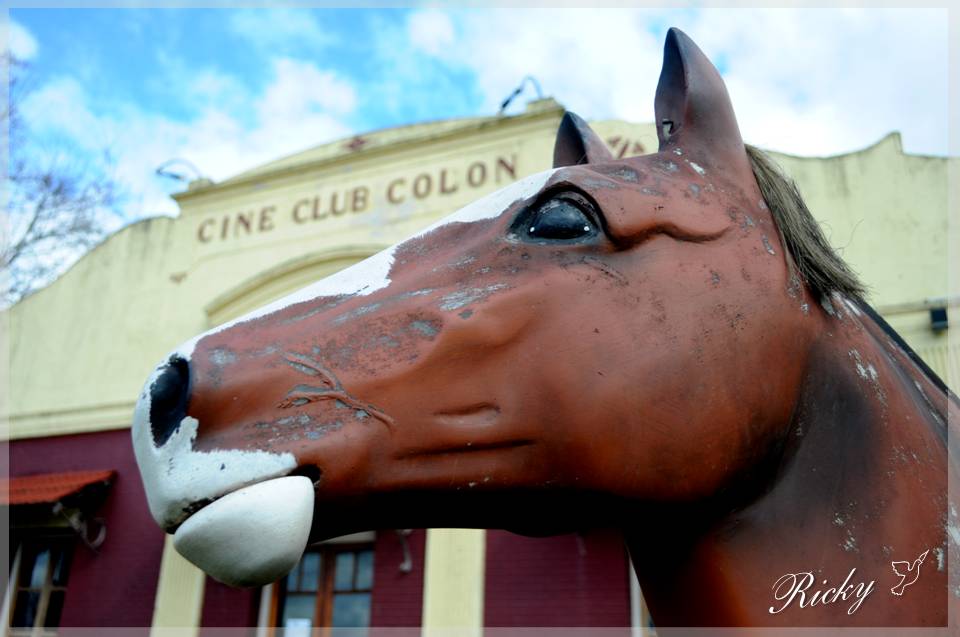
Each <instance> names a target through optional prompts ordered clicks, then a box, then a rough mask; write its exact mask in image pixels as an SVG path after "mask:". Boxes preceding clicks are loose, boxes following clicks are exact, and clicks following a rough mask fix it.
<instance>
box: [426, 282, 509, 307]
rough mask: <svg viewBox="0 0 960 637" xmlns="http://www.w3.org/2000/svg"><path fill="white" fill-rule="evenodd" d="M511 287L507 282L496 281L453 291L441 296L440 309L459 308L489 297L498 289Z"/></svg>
mask: <svg viewBox="0 0 960 637" xmlns="http://www.w3.org/2000/svg"><path fill="white" fill-rule="evenodd" d="M507 287H509V286H508V285H507V284H506V283H495V284H494V285H488V286H487V287H484V288H468V289H466V290H458V291H456V292H451V293H450V294H447V295H445V296H443V297H441V298H440V309H441V310H445V311H448V312H449V311H451V310H459V309H460V308H462V307H464V306H466V305H469V304H471V303H473V302H474V301H480V300H482V299H485V298H487V297H488V296H490V295H491V294H493V293H494V292H496V291H497V290H502V289H504V288H507Z"/></svg>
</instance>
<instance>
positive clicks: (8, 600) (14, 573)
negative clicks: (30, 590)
mask: <svg viewBox="0 0 960 637" xmlns="http://www.w3.org/2000/svg"><path fill="white" fill-rule="evenodd" d="M21 553H23V546H19V545H18V546H17V552H16V554H15V555H14V557H13V566H12V567H11V568H10V579H9V580H7V592H6V593H4V595H3V608H2V609H0V626H3V634H4V635H6V634H7V632H8V629H9V628H10V615H11V613H12V612H13V591H14V589H16V588H17V582H18V581H20V554H21Z"/></svg>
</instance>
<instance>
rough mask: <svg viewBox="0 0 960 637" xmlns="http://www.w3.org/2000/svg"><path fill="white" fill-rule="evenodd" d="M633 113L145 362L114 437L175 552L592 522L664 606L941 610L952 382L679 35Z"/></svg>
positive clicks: (732, 617)
mask: <svg viewBox="0 0 960 637" xmlns="http://www.w3.org/2000/svg"><path fill="white" fill-rule="evenodd" d="M655 111H656V122H657V130H658V137H659V151H658V152H657V153H654V154H649V155H643V156H638V157H631V158H626V159H616V158H614V157H613V156H612V155H611V153H610V152H609V151H608V149H607V148H606V147H605V146H604V144H603V142H602V141H601V140H600V138H599V137H598V136H597V135H596V134H595V133H594V132H593V131H592V130H591V129H590V128H589V126H588V125H587V124H586V123H585V122H584V121H583V120H581V119H580V118H579V117H577V116H575V115H573V114H570V113H568V114H567V115H565V116H564V118H563V121H562V123H561V124H560V127H559V130H558V133H557V139H556V145H555V151H554V166H555V167H554V168H553V169H552V170H548V171H545V172H541V173H539V174H535V175H532V176H530V177H527V178H525V179H522V180H520V181H518V182H516V183H514V184H512V185H510V186H507V187H506V188H503V189H502V190H500V191H498V192H495V193H493V194H491V195H488V196H486V197H484V198H482V199H480V200H478V201H476V202H474V203H472V204H470V205H468V206H466V207H465V208H463V209H461V210H460V211H458V212H456V213H454V214H452V215H450V216H449V217H447V218H445V219H443V220H442V221H440V222H439V223H436V224H434V225H433V226H431V227H430V228H428V229H426V230H425V231H423V232H421V233H420V234H418V235H416V236H414V237H412V238H410V239H408V240H406V241H404V242H402V243H399V244H398V245H396V246H394V247H392V248H390V249H388V250H386V251H384V252H381V253H379V254H377V255H375V256H372V257H370V258H369V259H367V260H365V261H362V262H360V263H358V264H357V265H355V266H353V267H351V268H348V269H346V270H344V271H342V272H340V273H338V274H336V275H334V276H331V277H329V278H326V279H323V280H321V281H319V282H317V283H315V284H313V285H310V286H308V287H307V288H305V289H303V290H301V291H299V292H296V293H294V294H292V295H290V296H288V297H286V298H284V299H282V300H279V301H277V302H275V303H272V304H270V305H267V306H266V307H263V308H262V309H259V310H257V311H254V312H252V313H250V314H248V315H246V316H243V317H241V318H239V319H236V320H234V321H232V322H230V323H227V324H225V325H221V326H219V327H217V328H214V329H211V330H210V331H208V332H206V333H204V334H201V335H199V336H197V337H196V338H193V339H192V340H190V341H189V342H187V343H186V344H184V345H182V346H181V347H179V348H178V349H177V350H175V351H174V352H173V353H172V354H170V356H169V357H168V358H167V359H166V360H165V361H164V362H163V363H162V364H161V365H160V366H158V367H157V369H156V370H155V371H154V372H153V373H152V375H151V376H150V378H149V379H148V380H147V382H146V385H145V387H144V390H143V392H142V394H141V395H140V399H139V402H138V404H137V406H136V410H135V416H134V424H133V430H132V436H133V444H134V448H135V452H136V456H137V461H138V464H139V467H140V471H141V473H142V477H143V481H144V485H145V487H146V492H147V496H148V500H149V505H150V510H151V512H152V514H153V516H154V518H155V519H156V521H157V522H158V524H159V525H160V526H161V527H163V528H164V529H165V530H166V531H167V532H169V533H174V534H175V535H174V542H175V545H176V547H177V549H178V550H179V551H180V552H181V553H182V554H183V555H184V556H186V557H187V558H188V559H190V560H192V561H193V562H194V563H196V564H197V565H198V566H200V567H201V568H203V569H204V570H206V571H207V572H208V573H210V574H211V575H212V576H214V577H215V578H217V579H219V580H222V581H224V582H227V583H230V584H234V585H239V586H250V585H258V584H262V583H266V582H269V581H273V580H275V579H277V578H279V577H281V576H283V575H284V574H285V573H286V572H287V571H288V570H289V569H291V568H292V567H293V566H294V565H295V564H296V562H297V560H298V559H299V558H300V556H301V554H302V552H303V550H304V547H305V546H306V545H307V543H309V542H314V541H319V540H321V539H324V538H329V537H334V536H338V535H343V534H346V533H352V532H357V531H362V530H370V529H384V528H408V527H419V528H422V527H474V528H504V529H509V530H512V531H516V532H519V533H524V534H529V535H547V534H555V533H561V532H570V531H574V530H577V529H581V528H585V527H617V528H620V529H622V531H623V535H624V538H625V541H626V543H627V547H628V549H629V553H630V556H631V560H632V562H633V564H634V566H635V569H636V572H637V575H638V577H639V580H640V584H641V587H642V590H643V594H644V597H645V599H646V602H647V605H648V607H649V610H650V613H651V616H652V617H653V619H654V621H655V622H656V624H657V625H658V626H659V627H664V626H944V625H946V623H947V621H948V609H950V608H952V607H955V606H956V604H957V597H958V596H960V582H958V580H957V579H956V578H954V579H953V581H948V579H949V578H948V569H947V556H948V553H950V552H952V551H956V550H957V543H958V542H960V526H958V520H957V512H956V508H955V506H954V504H952V503H951V501H950V500H949V498H948V468H949V469H950V471H951V476H952V475H953V474H952V471H953V468H951V467H950V461H949V460H948V444H947V441H948V436H947V433H948V415H949V416H951V417H952V418H953V419H954V423H955V422H956V417H957V414H958V411H957V408H958V404H960V403H958V401H957V398H956V396H955V395H953V394H951V393H950V392H949V390H947V388H946V386H945V385H944V384H943V382H942V381H940V380H939V379H938V378H937V377H936V376H935V375H934V374H933V373H932V372H931V371H930V369H928V368H927V366H926V365H924V364H923V362H922V361H921V360H920V359H919V358H918V357H917V356H916V355H915V354H914V353H913V351H911V349H910V348H909V347H908V346H907V345H906V344H905V343H904V341H903V340H902V339H901V338H900V337H899V336H898V335H897V334H896V333H895V332H894V331H893V330H892V329H891V328H890V327H889V326H888V325H887V324H886V323H885V322H884V321H883V320H882V319H881V318H880V317H879V316H878V315H877V314H876V312H875V311H874V310H872V309H871V308H870V307H869V306H868V305H867V304H866V303H865V302H864V301H863V299H862V292H863V288H862V286H861V284H860V283H859V282H858V281H857V279H856V277H855V276H854V274H853V273H852V272H851V271H850V269H849V268H848V267H847V266H846V265H845V264H844V262H843V261H842V260H841V259H840V258H839V257H838V256H837V255H836V254H835V253H834V251H833V250H832V249H831V248H830V246H829V244H828V243H827V241H826V240H825V239H824V237H823V235H822V234H821V231H820V230H819V228H818V226H817V224H816V222H815V221H814V220H813V217H812V216H811V214H810V213H809V212H808V210H807V208H806V206H805V205H804V203H803V200H802V199H801V197H800V195H799V193H798V191H797V189H796V187H795V186H794V185H793V183H792V182H791V181H790V180H788V179H787V178H785V177H784V176H783V175H782V174H781V173H780V172H779V171H778V168H777V167H776V166H775V165H774V164H773V163H772V162H771V160H769V159H768V158H767V157H766V156H765V155H764V154H763V153H761V152H760V151H758V150H757V149H755V148H752V147H750V146H745V145H744V143H743V141H742V140H741V136H740V132H739V128H738V126H737V121H736V118H735V116H734V111H733V108H732V105H731V103H730V99H729V97H728V94H727V91H726V88H725V86H724V83H723V81H722V80H721V77H720V75H719V73H718V72H717V70H716V69H715V68H714V66H713V65H712V64H711V63H710V61H709V60H708V59H707V58H706V57H705V55H704V54H703V53H702V52H701V51H700V49H699V48H697V46H696V45H695V44H694V43H693V41H692V40H690V39H689V38H688V37H687V36H686V35H685V34H683V33H682V32H681V31H679V30H676V29H671V30H670V32H669V33H668V35H667V38H666V43H665V48H664V60H663V69H662V72H661V75H660V80H659V84H658V86H657V92H656V99H655ZM954 426H955V425H954ZM953 436H954V437H953V439H954V440H957V433H956V431H954V432H953ZM951 479H952V478H951ZM927 552H928V553H929V555H925V559H920V560H919V561H917V560H918V556H921V554H925V553H927ZM898 563H899V566H897V564H898ZM898 569H899V571H898ZM913 569H920V570H919V571H913ZM911 571H913V573H919V575H917V576H916V577H914V576H913V574H911ZM899 573H905V574H906V575H907V577H904V576H902V575H900V574H899ZM901 577H904V580H905V581H901V579H900V578H901ZM911 578H912V580H911ZM906 582H908V583H909V585H907V583H906ZM897 587H899V589H898V590H899V594H892V593H891V592H890V591H891V590H892V589H897Z"/></svg>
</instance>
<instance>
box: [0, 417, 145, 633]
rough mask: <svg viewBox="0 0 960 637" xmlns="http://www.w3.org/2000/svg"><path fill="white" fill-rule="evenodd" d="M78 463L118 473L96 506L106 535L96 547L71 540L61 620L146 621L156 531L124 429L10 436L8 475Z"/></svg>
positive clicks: (129, 623) (64, 623) (70, 467)
mask: <svg viewBox="0 0 960 637" xmlns="http://www.w3.org/2000/svg"><path fill="white" fill-rule="evenodd" d="M83 469H115V470H116V472H117V476H116V478H115V479H114V482H113V486H112V487H111V488H110V492H109V494H108V495H107V498H106V501H105V502H104V504H103V506H101V507H100V509H99V510H98V511H97V512H96V513H95V515H96V516H98V517H102V518H104V520H105V521H106V525H107V538H106V541H105V542H104V543H103V546H101V547H100V548H99V549H98V551H97V553H94V552H93V551H91V550H90V549H89V548H87V547H86V545H84V544H83V543H82V542H80V541H79V540H78V541H77V543H76V546H75V548H74V552H73V560H72V562H71V567H70V578H69V580H68V582H67V595H66V598H65V600H64V608H63V616H62V618H61V621H60V625H61V626H86V627H89V626H103V627H106V626H127V627H133V626H149V625H150V621H151V620H152V618H153V602H154V598H155V597H156V592H157V576H158V574H159V572H160V556H161V554H162V552H163V531H161V530H160V528H159V527H158V526H157V525H156V523H155V522H154V521H153V518H152V517H150V511H149V510H148V509H147V496H146V494H145V493H144V492H143V485H142V484H141V482H140V474H139V473H138V471H137V465H136V461H135V460H134V457H133V447H132V446H131V442H130V432H129V430H126V429H124V430H116V431H103V432H97V433H90V434H80V435H73V436H56V437H51V438H33V439H29V440H15V441H13V442H11V443H10V475H11V476H25V475H32V474H37V473H55V472H59V471H78V470H83ZM12 516H13V517H14V518H15V517H16V512H15V511H14V512H13V513H12Z"/></svg>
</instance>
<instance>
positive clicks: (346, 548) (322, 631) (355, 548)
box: [265, 534, 376, 637]
mask: <svg viewBox="0 0 960 637" xmlns="http://www.w3.org/2000/svg"><path fill="white" fill-rule="evenodd" d="M364 535H366V534H364ZM344 540H345V541H333V542H323V543H320V544H316V545H313V546H310V547H308V548H307V550H306V551H304V554H307V553H319V554H320V573H321V577H320V583H319V585H318V587H317V590H316V591H303V592H312V593H313V594H314V596H315V598H316V599H315V603H314V619H315V624H314V625H313V626H311V629H310V636H311V637H330V635H331V634H332V630H333V627H332V626H331V625H330V624H331V621H332V619H333V602H334V598H335V596H336V595H344V594H347V595H348V594H357V593H368V594H369V595H370V599H371V608H372V601H373V588H374V581H373V580H374V578H373V573H371V578H370V588H368V589H359V588H356V584H357V581H356V580H357V575H358V572H357V562H358V560H357V559H356V558H354V560H353V573H352V587H351V588H350V589H346V590H336V586H335V578H336V561H337V555H339V554H341V553H353V554H354V555H358V554H359V553H361V552H363V551H370V552H371V553H373V555H374V565H375V564H376V552H375V542H374V539H373V538H369V539H368V538H366V537H364V538H362V539H361V538H357V539H356V540H354V538H353V537H351V536H346V537H345V538H344ZM301 560H302V558H301ZM374 568H375V566H374ZM270 588H271V589H272V590H271V591H270V595H269V599H270V613H269V616H268V622H267V623H268V626H267V630H266V631H265V632H266V635H267V637H278V636H279V635H280V634H283V633H282V632H281V631H282V629H283V628H284V627H283V626H281V625H279V622H280V620H281V615H282V612H283V603H284V601H285V600H284V596H285V595H286V593H287V580H286V577H284V578H283V579H281V580H278V581H277V582H274V583H273V584H272V585H271V586H270ZM278 629H281V630H278Z"/></svg>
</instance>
